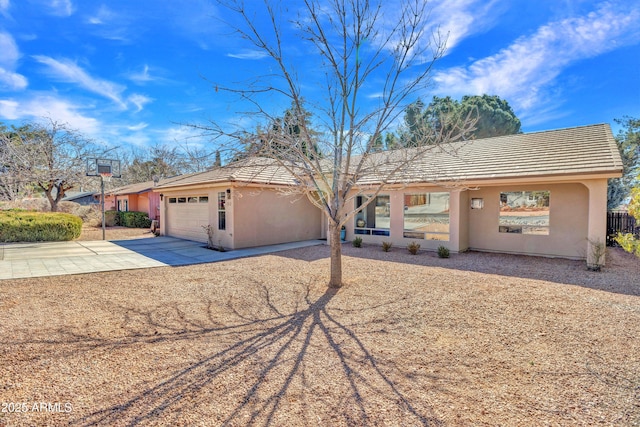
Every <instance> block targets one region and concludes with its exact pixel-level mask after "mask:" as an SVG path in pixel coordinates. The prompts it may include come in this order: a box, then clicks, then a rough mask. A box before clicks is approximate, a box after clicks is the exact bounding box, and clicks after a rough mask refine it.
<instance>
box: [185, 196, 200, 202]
mask: <svg viewBox="0 0 640 427" xmlns="http://www.w3.org/2000/svg"><path fill="white" fill-rule="evenodd" d="M187 203H198V198H197V197H188V198H187Z"/></svg>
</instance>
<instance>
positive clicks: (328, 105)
mask: <svg viewBox="0 0 640 427" xmlns="http://www.w3.org/2000/svg"><path fill="white" fill-rule="evenodd" d="M257 3H258V2H255V3H254V2H251V4H250V6H248V5H245V4H244V2H242V1H241V0H228V1H225V0H220V1H219V4H220V5H221V6H222V8H223V10H225V11H227V12H231V13H232V14H233V15H234V16H233V18H230V20H233V24H232V27H233V29H234V32H235V33H236V34H237V35H239V36H240V37H242V38H243V39H244V40H246V41H247V42H249V43H250V44H251V45H252V46H253V48H254V49H258V50H260V51H262V52H263V53H264V54H265V55H266V56H267V57H268V58H269V60H270V61H271V67H270V69H269V70H270V73H269V74H265V75H263V76H259V77H258V78H257V79H256V81H255V82H253V83H252V84H250V85H247V84H245V85H244V86H243V87H229V86H228V85H224V84H218V83H216V84H215V89H216V91H217V92H228V93H232V94H235V95H237V96H239V97H240V98H241V99H242V100H243V101H244V102H246V103H248V104H249V105H251V106H252V107H251V108H252V111H251V112H250V113H251V114H255V115H256V118H257V119H258V122H259V123H262V124H263V126H259V129H261V130H260V131H259V132H256V133H253V134H252V133H249V132H246V131H245V130H243V129H228V128H226V126H225V125H224V124H222V123H220V122H211V123H209V124H207V125H204V126H198V125H194V126H196V127H200V128H202V129H203V130H205V131H206V132H208V133H209V135H210V136H213V137H215V138H221V141H223V142H224V146H225V147H229V146H234V145H235V143H237V145H238V146H242V147H246V146H247V142H248V141H250V142H252V143H251V147H252V149H251V154H252V155H253V156H255V157H257V158H263V159H268V160H265V167H266V166H267V165H268V164H273V163H274V162H275V163H277V164H278V165H279V166H280V167H283V168H285V169H286V170H287V171H289V173H291V174H292V175H293V176H294V177H295V179H296V181H297V183H298V184H297V185H295V186H292V187H290V188H288V189H287V190H286V191H289V192H294V193H303V194H305V195H306V196H307V197H308V198H309V200H311V202H313V203H314V204H315V205H317V206H318V207H319V208H320V209H322V211H323V212H324V214H325V216H326V218H327V219H328V226H329V241H330V245H331V276H330V281H329V286H330V287H340V286H341V285H342V259H341V254H342V253H341V246H340V229H341V227H342V226H343V225H344V224H345V223H346V222H347V221H348V220H349V219H351V218H352V217H354V216H355V215H356V214H357V213H358V212H359V211H361V210H362V209H365V208H366V206H367V204H368V203H370V202H372V201H373V200H375V197H376V196H377V195H378V194H379V193H380V191H382V190H384V189H386V188H389V186H390V185H392V184H394V185H398V184H399V183H402V182H404V181H405V180H412V181H415V180H420V179H422V180H431V181H433V180H436V179H438V178H437V177H436V175H437V174H435V173H434V170H433V169H432V170H425V168H424V167H421V168H415V166H416V165H417V164H419V163H420V164H422V165H423V166H424V164H425V162H424V159H425V158H427V157H429V155H430V154H431V153H434V152H435V151H438V150H440V151H442V150H443V149H448V148H446V147H450V145H448V144H447V145H445V143H449V142H455V141H457V140H460V139H463V138H464V137H465V135H466V134H467V133H468V132H469V131H470V130H472V127H473V123H472V121H471V120H468V119H467V120H464V121H462V122H461V123H457V124H456V126H452V127H451V129H449V130H448V131H447V132H446V133H441V134H437V135H434V134H433V133H432V131H430V130H429V129H426V128H425V129H424V130H423V131H422V132H416V133H415V134H416V137H415V141H414V142H413V144H412V148H410V149H403V150H393V151H386V152H381V151H380V144H379V140H380V136H382V135H383V133H384V132H385V131H388V130H389V129H390V127H391V126H392V125H393V124H394V122H396V120H397V119H398V117H399V116H400V115H401V114H402V113H403V111H404V109H405V107H406V106H407V105H408V104H409V101H410V98H413V99H415V96H416V94H417V93H419V91H421V90H423V89H425V88H426V87H428V86H429V83H430V78H429V76H430V72H431V70H432V67H433V64H434V62H435V61H436V60H437V59H438V58H440V57H441V56H442V55H443V53H444V49H445V40H444V39H443V38H442V37H440V35H439V34H438V31H432V30H431V29H430V28H431V27H430V26H429V23H428V22H427V19H428V15H429V10H428V8H427V2H425V1H424V0H408V1H403V2H397V1H379V2H376V1H373V0H371V1H367V0H330V1H318V0H304V2H303V6H302V10H301V11H299V13H298V15H297V17H295V18H292V19H288V21H289V22H284V20H285V19H287V18H288V14H290V13H291V12H290V10H291V9H292V8H293V7H292V6H291V4H286V3H285V4H283V5H280V4H278V5H276V4H275V3H274V2H272V1H269V0H265V1H264V2H263V3H262V4H261V5H257ZM260 7H262V8H263V9H264V10H258V8H260ZM291 27H293V28H295V30H296V31H297V32H298V33H297V36H296V37H298V38H299V40H300V41H301V42H303V43H304V42H307V43H308V45H309V48H308V49H307V50H306V52H305V56H304V58H305V60H307V61H309V60H311V59H312V58H317V60H318V61H319V62H318V63H317V64H315V66H314V72H313V73H310V72H306V73H302V72H300V73H299V70H298V69H297V68H296V66H297V65H298V64H299V63H301V62H302V59H301V58H300V57H298V58H296V57H293V56H289V54H291V55H294V53H293V52H294V51H293V50H291V49H289V48H288V46H287V45H286V43H285V38H286V36H287V35H286V34H285V33H286V32H287V31H288V30H289V29H290V28H291ZM299 75H304V81H300V80H298V76H299ZM316 78H317V80H318V81H314V80H313V79H316ZM314 83H318V84H319V86H320V88H321V90H320V91H318V90H317V89H318V85H317V84H314ZM303 92H304V93H303ZM318 93H321V95H320V96H318V95H317V94H318ZM374 93H375V94H377V99H376V100H375V102H371V95H372V94H374ZM264 94H267V95H268V98H267V99H265V98H264ZM277 97H284V99H285V100H288V101H289V102H290V103H291V107H290V109H289V110H288V114H289V117H290V120H292V121H295V123H297V124H298V125H299V128H298V129H297V130H296V132H281V131H279V127H278V126H274V124H277V116H276V115H272V114H271V112H270V111H269V109H270V105H271V104H270V101H272V100H273V99H276V98H277ZM309 113H311V114H312V115H313V117H314V118H315V120H314V123H313V129H311V128H310V126H309V123H308V121H307V120H306V117H308V114H309ZM311 146H315V147H317V150H313V151H312V152H311V153H310V151H309V150H308V149H307V148H308V147H311ZM412 167H414V168H415V169H412ZM407 171H411V173H407ZM357 196H363V198H364V199H365V200H366V202H365V203H363V204H362V205H360V206H359V207H356V206H355V203H354V201H355V198H356V197H357Z"/></svg>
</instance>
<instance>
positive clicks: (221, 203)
mask: <svg viewBox="0 0 640 427" xmlns="http://www.w3.org/2000/svg"><path fill="white" fill-rule="evenodd" d="M226 202H227V196H226V193H225V192H224V191H222V192H220V193H218V230H226V229H227V212H226V209H225V204H226Z"/></svg>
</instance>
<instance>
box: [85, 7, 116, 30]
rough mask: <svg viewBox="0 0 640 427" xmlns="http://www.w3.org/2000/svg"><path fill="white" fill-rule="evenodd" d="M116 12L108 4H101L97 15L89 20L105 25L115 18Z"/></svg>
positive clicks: (91, 22) (92, 22) (90, 22)
mask: <svg viewBox="0 0 640 427" xmlns="http://www.w3.org/2000/svg"><path fill="white" fill-rule="evenodd" d="M114 16H115V14H114V13H113V12H112V11H111V9H109V8H108V7H107V6H105V5H104V4H103V5H100V8H99V9H98V11H97V12H96V14H95V15H92V16H90V17H89V18H87V22H88V23H89V24H92V25H103V24H105V23H107V22H109V21H111V20H112V19H113V18H114Z"/></svg>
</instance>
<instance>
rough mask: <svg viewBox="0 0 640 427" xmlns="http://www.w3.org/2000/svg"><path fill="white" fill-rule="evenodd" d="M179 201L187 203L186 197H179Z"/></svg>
mask: <svg viewBox="0 0 640 427" xmlns="http://www.w3.org/2000/svg"><path fill="white" fill-rule="evenodd" d="M178 203H187V198H186V197H178Z"/></svg>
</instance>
